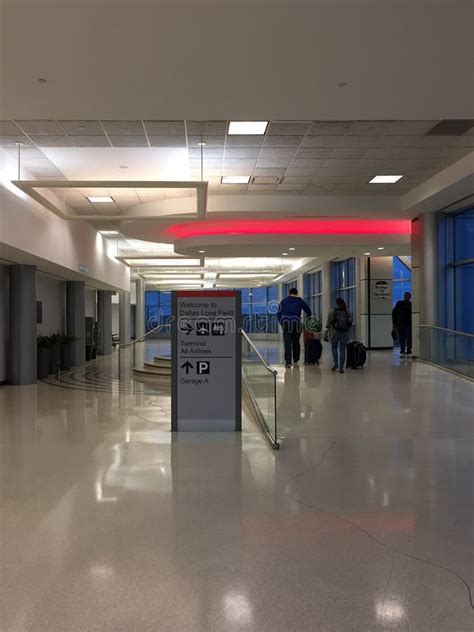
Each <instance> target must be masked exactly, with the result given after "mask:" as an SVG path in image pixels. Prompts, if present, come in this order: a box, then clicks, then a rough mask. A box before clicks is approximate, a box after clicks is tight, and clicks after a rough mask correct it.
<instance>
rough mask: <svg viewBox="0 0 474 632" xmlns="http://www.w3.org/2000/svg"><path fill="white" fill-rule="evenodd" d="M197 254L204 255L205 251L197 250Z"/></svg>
mask: <svg viewBox="0 0 474 632" xmlns="http://www.w3.org/2000/svg"><path fill="white" fill-rule="evenodd" d="M198 252H199V254H201V255H203V254H205V252H206V251H205V250H198Z"/></svg>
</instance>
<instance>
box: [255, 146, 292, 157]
mask: <svg viewBox="0 0 474 632" xmlns="http://www.w3.org/2000/svg"><path fill="white" fill-rule="evenodd" d="M295 151H296V147H263V148H262V152H261V154H260V158H261V159H265V158H293V156H294V155H295Z"/></svg>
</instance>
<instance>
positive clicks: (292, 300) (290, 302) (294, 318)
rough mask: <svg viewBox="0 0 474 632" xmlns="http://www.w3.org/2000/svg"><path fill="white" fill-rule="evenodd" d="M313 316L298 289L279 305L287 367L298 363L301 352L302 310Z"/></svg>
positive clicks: (292, 290)
mask: <svg viewBox="0 0 474 632" xmlns="http://www.w3.org/2000/svg"><path fill="white" fill-rule="evenodd" d="M302 311H304V312H305V313H306V314H307V315H308V316H311V310H310V308H309V306H308V304H307V303H306V301H304V300H303V299H302V298H300V297H299V296H298V290H297V289H296V288H292V289H291V290H290V292H289V296H287V297H286V298H284V299H283V300H282V301H281V303H280V306H279V307H278V315H277V316H278V322H279V323H280V325H281V328H282V330H283V343H284V345H285V366H286V368H287V369H290V368H291V367H292V364H298V362H299V359H300V353H301V346H300V336H301V331H302V325H301V312H302Z"/></svg>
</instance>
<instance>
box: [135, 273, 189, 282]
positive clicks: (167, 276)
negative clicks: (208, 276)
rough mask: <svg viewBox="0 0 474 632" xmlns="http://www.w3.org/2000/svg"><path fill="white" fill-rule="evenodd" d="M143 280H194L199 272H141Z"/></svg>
mask: <svg viewBox="0 0 474 632" xmlns="http://www.w3.org/2000/svg"><path fill="white" fill-rule="evenodd" d="M142 276H143V278H144V279H145V281H167V280H168V281H186V280H187V281H196V280H199V279H200V278H201V273H199V274H192V273H189V272H188V273H187V274H143V275H142Z"/></svg>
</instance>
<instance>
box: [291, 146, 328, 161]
mask: <svg viewBox="0 0 474 632" xmlns="http://www.w3.org/2000/svg"><path fill="white" fill-rule="evenodd" d="M333 152H334V149H333V148H332V147H302V148H301V149H299V150H298V151H297V153H296V155H295V159H301V158H329V157H330V156H332V155H333Z"/></svg>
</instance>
